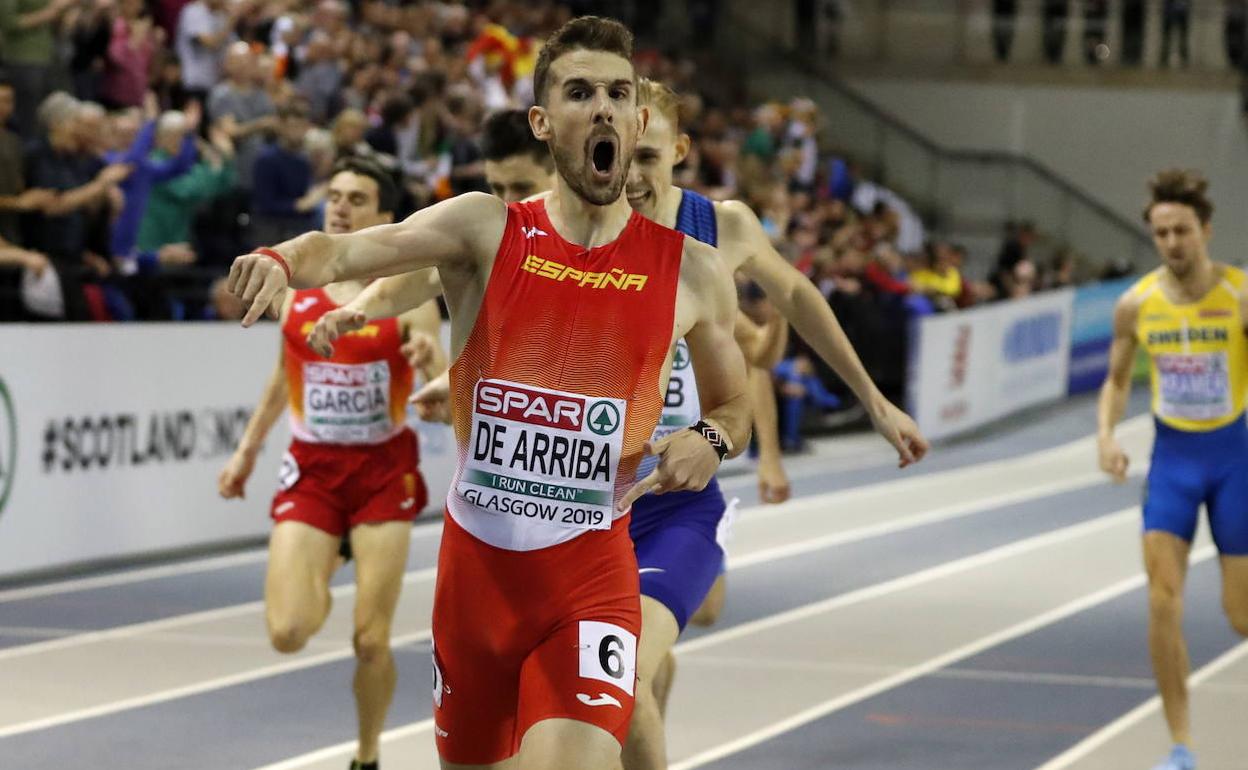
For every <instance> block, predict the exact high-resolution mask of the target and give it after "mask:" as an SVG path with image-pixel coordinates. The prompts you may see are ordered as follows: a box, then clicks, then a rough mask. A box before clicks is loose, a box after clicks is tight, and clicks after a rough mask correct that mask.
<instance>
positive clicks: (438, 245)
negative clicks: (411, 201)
mask: <svg viewBox="0 0 1248 770" xmlns="http://www.w3.org/2000/svg"><path fill="white" fill-rule="evenodd" d="M506 222H507V209H506V205H505V204H504V203H503V202H502V201H500V200H499V199H498V198H495V197H494V196H492V195H487V194H486V193H467V194H465V195H460V196H457V197H454V198H451V199H449V200H445V201H442V202H441V203H437V204H435V205H433V206H430V207H429V208H426V209H421V210H420V211H417V212H416V213H415V214H412V215H411V216H410V217H408V218H407V219H405V220H403V221H402V222H399V223H396V224H392V225H380V226H378V227H370V228H368V229H366V230H360V231H358V232H355V233H350V234H347V235H328V234H326V233H320V232H312V233H305V234H303V235H301V236H299V237H298V238H295V239H293V240H289V241H286V242H284V243H280V244H278V245H277V246H276V247H274V248H275V250H276V251H277V252H278V253H279V254H281V255H282V257H283V258H284V259H285V261H286V262H287V264H288V265H289V266H290V271H291V279H290V281H289V285H291V286H296V287H300V288H307V287H315V286H325V285H326V284H330V283H336V282H338V281H344V280H348V279H352V278H378V277H382V276H387V275H395V274H397V273H403V272H407V271H411V270H419V269H421V268H426V267H442V266H446V267H464V266H467V265H469V264H470V263H471V264H476V263H477V262H478V261H479V260H481V259H484V258H485V255H487V254H488V255H491V256H492V255H493V254H494V253H495V252H496V251H497V250H498V244H499V242H500V241H502V237H503V229H504V227H505V225H506ZM287 284H288V282H287V279H286V274H285V271H284V270H282V268H281V266H280V265H279V264H278V263H277V262H276V261H275V260H273V259H271V258H269V257H266V256H262V255H256V254H249V255H244V256H241V257H239V258H238V259H236V260H234V264H233V265H232V266H231V268H230V277H229V282H228V284H227V285H228V287H229V290H230V291H231V292H232V293H234V294H235V295H236V296H239V297H240V298H241V299H242V300H243V304H244V305H245V306H247V307H248V311H247V315H246V316H245V317H244V318H243V325H244V326H250V325H251V324H252V323H255V321H256V320H257V319H258V318H259V317H260V315H261V314H262V313H263V312H264V311H265V310H266V309H268V310H270V311H271V310H272V309H273V308H274V305H275V304H276V302H277V298H278V297H280V296H281V295H282V293H283V292H284V291H285V289H286V287H287Z"/></svg>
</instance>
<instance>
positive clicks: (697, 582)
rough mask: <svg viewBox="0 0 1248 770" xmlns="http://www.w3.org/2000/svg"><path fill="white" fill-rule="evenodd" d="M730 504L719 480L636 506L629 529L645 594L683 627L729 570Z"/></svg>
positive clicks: (648, 498)
mask: <svg viewBox="0 0 1248 770" xmlns="http://www.w3.org/2000/svg"><path fill="white" fill-rule="evenodd" d="M727 508H728V506H727V505H725V504H724V495H723V493H722V492H720V491H719V483H718V482H717V481H716V480H715V479H711V483H710V484H707V486H706V489H704V490H702V491H701V492H671V493H668V494H666V495H646V496H644V497H642V498H641V499H640V500H638V501H637V502H636V503H634V504H633V514H632V516H633V518H632V521H631V522H630V524H629V530H628V531H629V534H630V535H631V536H632V538H633V549H634V550H635V551H636V552H637V569H638V571H639V572H640V573H641V593H642V595H643V596H649V597H650V598H652V599H655V600H656V601H658V602H660V603H661V604H662V605H663V606H664V607H667V608H668V609H669V610H671V611H672V614H673V615H675V616H676V623H677V624H678V625H679V626H680V628H681V630H684V627H685V624H686V623H688V622H689V618H690V616H692V615H693V613H694V612H697V609H698V607H699V606H701V604H702V600H703V599H705V598H706V594H707V592H708V591H710V590H711V586H712V585H713V584H714V583H715V578H717V577H719V575H720V573H721V572H723V568H724V550H723V548H722V547H721V546H720V543H719V534H720V529H721V524H722V522H723V520H724V513H725V511H726V510H727Z"/></svg>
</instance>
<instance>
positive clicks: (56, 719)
mask: <svg viewBox="0 0 1248 770" xmlns="http://www.w3.org/2000/svg"><path fill="white" fill-rule="evenodd" d="M429 636H430V633H429V630H428V629H425V630H423V631H416V632H414V633H410V634H403V635H401V636H396V637H394V638H392V639H391V640H390V645H391V646H392V647H402V646H404V645H408V644H415V643H416V642H422V641H426V640H428V639H429ZM354 655H355V651H354V650H352V649H351V647H349V646H348V647H342V648H339V649H337V650H334V651H333V652H323V653H320V654H318V655H306V656H300V657H298V658H294V659H292V660H289V661H285V662H283V663H276V664H274V665H271V666H265V667H263V668H255V669H251V670H248V671H242V672H239V673H237V674H232V675H230V676H223V677H218V678H216V679H207V680H204V681H202V682H196V683H195V684H189V685H186V686H184V687H174V688H171V689H168V690H161V691H159V692H154V693H149V694H148V695H141V696H137V697H134V698H126V699H125V700H118V701H112V702H110V703H102V704H100V705H99V706H92V707H91V708H85V709H78V710H76V711H67V712H65V713H63V714H57V715H56V716H52V717H45V718H43V719H32V720H30V721H28V722H20V723H18V724H15V725H10V726H8V727H4V728H0V738H7V737H9V736H11V735H18V734H19V733H29V732H34V731H36V730H46V729H47V728H49V727H57V726H59V725H64V724H68V723H70V722H78V721H81V720H83V719H93V718H95V717H102V716H107V715H109V714H115V713H117V712H119V711H127V710H129V709H137V708H143V707H144V706H152V705H155V704H157V703H164V702H166V701H171V700H176V699H177V698H186V697H189V696H192V695H200V694H202V693H206V692H212V691H213V690H221V689H224V688H226V687H231V686H233V685H236V684H245V683H247V682H253V681H255V680H257V679H264V678H266V677H270V676H277V675H278V674H288V673H290V672H291V671H299V670H301V669H305V668H312V667H313V666H323V665H325V664H326V663H333V662H335V661H339V660H345V659H347V658H350V657H353V656H354Z"/></svg>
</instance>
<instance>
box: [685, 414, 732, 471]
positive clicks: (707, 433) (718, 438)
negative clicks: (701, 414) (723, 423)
mask: <svg viewBox="0 0 1248 770" xmlns="http://www.w3.org/2000/svg"><path fill="white" fill-rule="evenodd" d="M689 430H691V431H693V432H694V433H697V434H698V435H700V436H702V438H704V439H706V443H708V444H710V445H711V449H714V450H715V454H717V455H719V460H720V462H723V460H724V458H725V457H727V456H728V439H726V438H725V437H724V434H723V433H722V432H721V431H720V429H719V428H716V427H715V426H714V425H711V424H710V423H709V422H707V421H706V420H698V421H697V422H695V423H694V424H693V425H690V426H689Z"/></svg>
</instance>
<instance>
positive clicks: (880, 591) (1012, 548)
mask: <svg viewBox="0 0 1248 770" xmlns="http://www.w3.org/2000/svg"><path fill="white" fill-rule="evenodd" d="M1138 515H1139V513H1138V511H1137V510H1136V509H1135V508H1124V509H1123V510H1121V511H1116V512H1114V513H1108V514H1105V515H1104V516H1098V517H1097V518H1095V519H1091V520H1089V521H1085V522H1081V523H1079V524H1073V525H1071V526H1069V527H1063V528H1061V529H1055V530H1052V531H1050V532H1045V533H1043V534H1040V535H1033V536H1032V537H1028V538H1024V539H1022V540H1015V541H1012V542H1010V543H1007V544H1006V545H1002V546H998V547H996V548H993V549H990V550H987V551H981V552H980V553H977V554H974V555H971V556H966V557H963V558H961V559H955V560H953V561H948V562H943V563H941V564H937V565H936V566H934V567H929V568H927V569H925V570H921V571H919V572H912V573H910V574H908V575H902V576H901V577H897V578H893V579H892V580H886V581H885V582H883V583H875V584H874V585H869V586H867V587H865V588H859V589H857V590H855V591H850V592H849V593H845V594H840V595H838V596H833V597H831V598H828V599H823V600H821V601H817V602H813V603H811V604H803V605H802V606H800V607H794V608H793V609H791V610H786V611H784V612H780V613H777V614H775V615H768V616H766V617H762V618H756V619H755V620H750V621H747V622H745V623H739V624H737V625H735V626H732V627H731V628H725V629H724V630H722V631H715V632H712V633H709V634H706V635H705V636H700V637H698V638H697V639H690V640H688V641H686V642H680V643H679V644H677V645H676V647H675V651H676V652H678V653H687V652H694V651H696V650H704V649H706V648H708V647H714V646H715V645H718V644H723V643H724V642H728V641H732V640H733V639H739V638H741V637H743V636H749V635H750V634H755V633H758V632H759V631H766V630H768V629H771V628H774V627H776V626H780V625H784V624H786V623H794V622H797V621H799V620H805V619H806V618H810V617H814V616H815V615H822V614H823V613H825V612H828V611H829V610H834V609H838V608H840V607H848V606H850V605H854V604H861V603H862V602H865V601H868V600H870V599H877V598H879V597H881V596H887V595H888V594H893V593H897V592H898V591H904V590H905V589H907V588H913V587H915V586H919V585H923V584H924V583H931V582H933V581H935V580H939V579H941V578H944V577H948V576H950V575H956V574H958V573H960V572H967V571H969V570H972V569H976V568H979V567H983V566H986V565H989V564H993V563H995V562H999V561H1002V560H1003V559H1009V558H1011V557H1014V556H1018V555H1019V554H1023V553H1027V552H1028V551H1035V550H1038V549H1040V548H1045V547H1047V546H1050V545H1055V544H1057V543H1062V542H1066V541H1068V540H1075V539H1078V538H1080V537H1084V536H1085V535H1091V534H1094V533H1096V532H1099V531H1101V530H1104V529H1110V528H1112V527H1116V526H1118V525H1120V524H1123V523H1125V522H1127V521H1130V520H1132V519H1134V518H1136V517H1137V516H1138Z"/></svg>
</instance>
